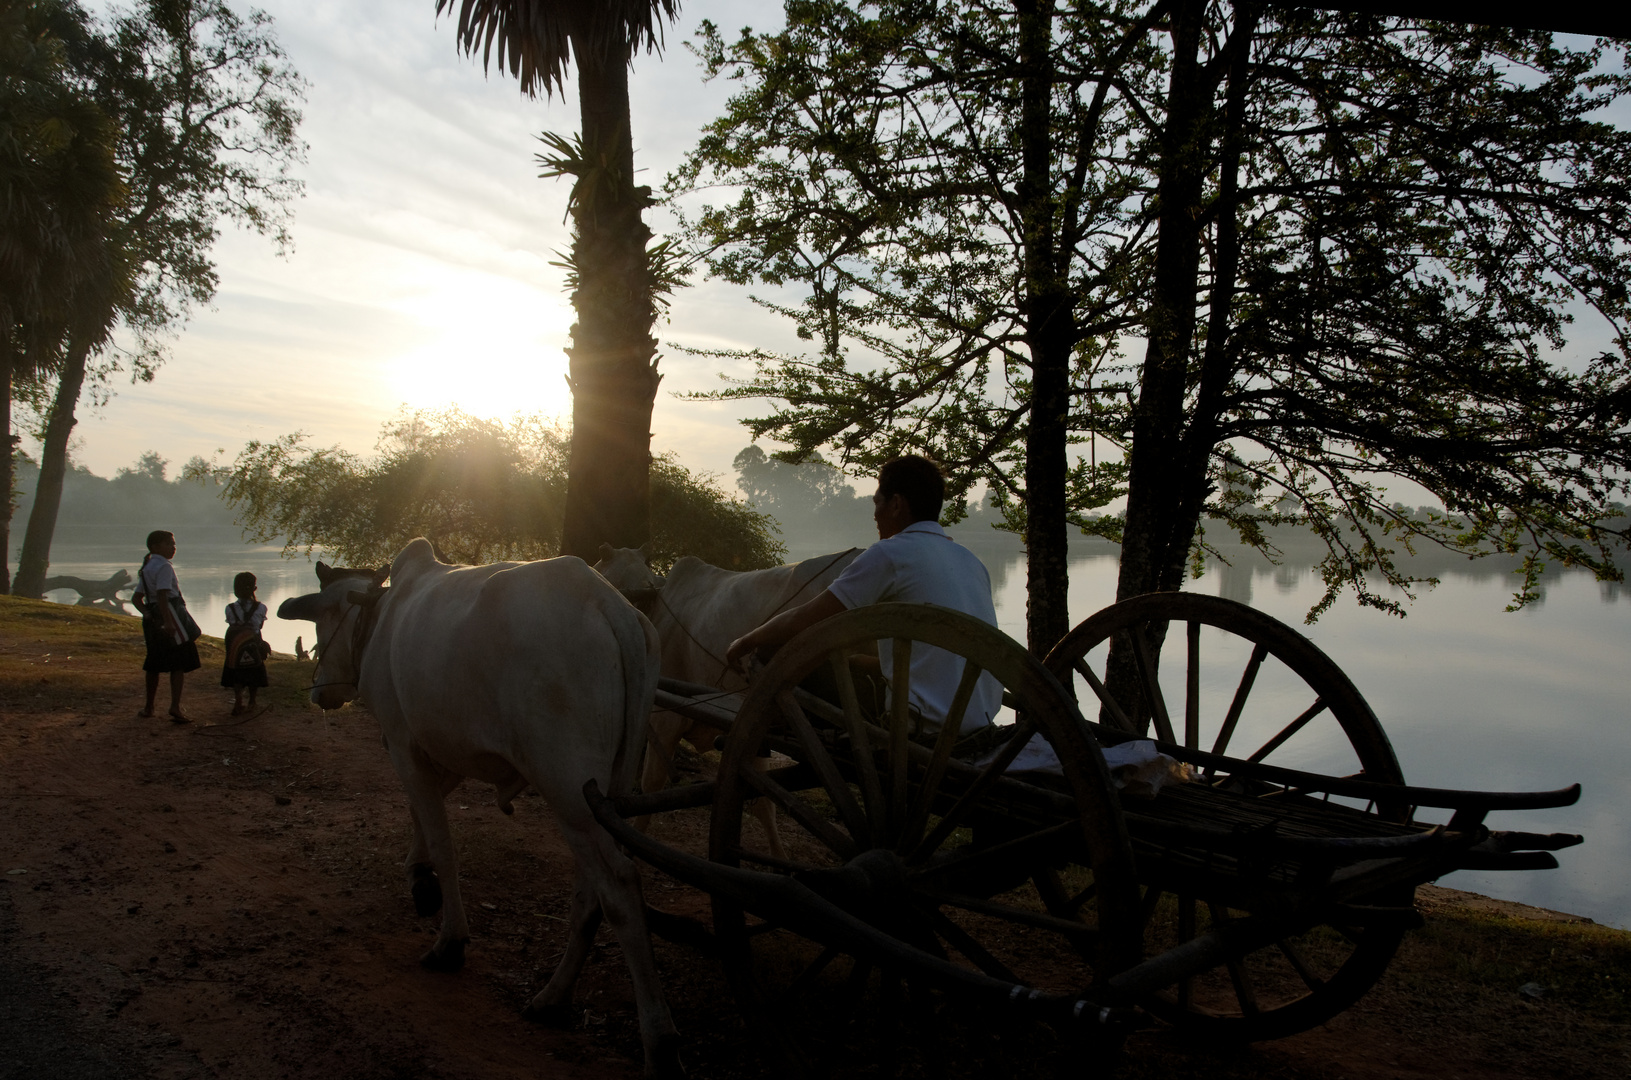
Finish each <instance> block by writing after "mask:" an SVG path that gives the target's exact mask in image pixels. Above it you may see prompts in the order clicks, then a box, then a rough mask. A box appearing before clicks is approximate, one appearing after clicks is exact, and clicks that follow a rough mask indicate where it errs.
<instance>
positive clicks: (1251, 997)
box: [1207, 904, 1262, 1018]
mask: <svg viewBox="0 0 1631 1080" xmlns="http://www.w3.org/2000/svg"><path fill="white" fill-rule="evenodd" d="M1207 913H1208V914H1209V915H1210V916H1211V918H1212V927H1213V929H1217V928H1219V927H1223V926H1227V925H1228V924H1229V923H1230V922H1231V921H1233V920H1231V919H1230V918H1229V914H1228V913H1227V912H1226V911H1224V910H1223V909H1222V908H1221V907H1220V906H1218V905H1217V904H1208V905H1207ZM1224 967H1226V968H1227V969H1228V971H1229V985H1231V986H1232V987H1234V991H1235V1001H1237V1002H1238V1003H1239V1004H1240V1014H1241V1015H1242V1016H1244V1017H1247V1018H1250V1017H1254V1016H1256V1015H1257V1014H1258V1013H1259V1012H1261V1011H1262V1010H1261V1009H1259V1008H1258V1005H1257V987H1256V986H1255V985H1254V984H1253V983H1252V976H1251V972H1249V971H1247V970H1246V965H1245V964H1243V963H1242V962H1241V958H1240V957H1238V956H1231V957H1229V958H1228V959H1227V960H1225V961H1224Z"/></svg>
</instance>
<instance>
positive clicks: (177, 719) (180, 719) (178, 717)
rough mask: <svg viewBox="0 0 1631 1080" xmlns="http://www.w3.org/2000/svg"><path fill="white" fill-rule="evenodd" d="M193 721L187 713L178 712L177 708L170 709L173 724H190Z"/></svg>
mask: <svg viewBox="0 0 1631 1080" xmlns="http://www.w3.org/2000/svg"><path fill="white" fill-rule="evenodd" d="M192 722H193V718H192V717H190V716H188V715H187V714H186V713H184V712H177V711H176V710H175V709H171V710H170V723H172V724H190V723H192Z"/></svg>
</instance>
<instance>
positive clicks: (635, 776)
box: [611, 604, 662, 794]
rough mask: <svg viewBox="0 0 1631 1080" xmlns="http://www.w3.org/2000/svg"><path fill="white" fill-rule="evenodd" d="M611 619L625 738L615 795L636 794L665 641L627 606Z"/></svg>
mask: <svg viewBox="0 0 1631 1080" xmlns="http://www.w3.org/2000/svg"><path fill="white" fill-rule="evenodd" d="M618 606H619V607H620V608H622V610H621V611H616V613H615V614H613V616H612V618H611V623H612V632H613V633H614V634H615V635H616V637H617V646H618V652H619V654H620V655H621V657H622V661H623V738H622V740H621V741H620V743H619V745H618V748H617V756H616V757H614V758H613V759H612V777H611V790H612V793H613V794H625V793H629V792H633V791H635V790H636V789H637V787H638V786H639V781H640V770H641V767H642V766H643V765H644V763H645V752H646V732H647V730H648V729H649V728H650V726H651V708H652V702H653V700H654V699H655V698H656V696H657V676H658V674H659V667H660V665H661V663H662V642H661V640H660V639H659V638H658V637H657V631H656V629H655V628H654V627H653V626H652V625H651V622H650V620H648V619H647V618H646V617H645V616H644V615H642V614H640V613H639V612H638V611H636V610H634V609H633V608H631V607H629V606H628V605H626V604H620V605H618Z"/></svg>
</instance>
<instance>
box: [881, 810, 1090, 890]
mask: <svg viewBox="0 0 1631 1080" xmlns="http://www.w3.org/2000/svg"><path fill="white" fill-rule="evenodd" d="M1080 832H1081V826H1080V825H1079V824H1077V823H1076V822H1074V821H1066V822H1061V823H1060V824H1058V825H1050V826H1048V827H1047V828H1044V829H1037V830H1035V831H1034V832H1029V833H1025V834H1023V835H1021V836H1013V837H1009V838H1008V839H1006V840H1003V841H1001V842H999V843H995V844H990V845H988V846H984V847H974V846H972V845H970V846H968V847H964V848H961V849H959V850H958V851H957V852H956V854H952V855H947V856H945V857H943V858H941V859H937V860H936V861H935V862H933V863H932V864H929V865H928V866H925V867H922V868H920V869H918V870H917V871H916V872H914V874H913V880H914V881H917V882H919V883H921V884H922V885H923V886H924V887H926V888H935V887H940V888H950V889H954V890H957V891H966V890H968V889H970V888H974V887H977V885H976V883H978V882H1001V881H1024V880H1025V879H1026V878H1027V877H1029V876H1031V873H1032V870H1031V868H1032V867H1034V866H1036V865H1038V864H1039V863H1041V862H1042V861H1044V860H1046V859H1049V858H1051V857H1053V855H1054V854H1055V853H1057V852H1058V851H1059V850H1060V848H1061V847H1063V846H1064V845H1066V844H1068V843H1070V841H1071V840H1072V839H1074V838H1075V837H1076V836H1078V835H1079V834H1080Z"/></svg>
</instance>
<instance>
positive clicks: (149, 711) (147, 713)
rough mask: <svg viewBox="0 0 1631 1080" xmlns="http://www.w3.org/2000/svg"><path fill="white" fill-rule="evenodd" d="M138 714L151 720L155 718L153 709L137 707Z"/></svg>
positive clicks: (144, 718)
mask: <svg viewBox="0 0 1631 1080" xmlns="http://www.w3.org/2000/svg"><path fill="white" fill-rule="evenodd" d="M136 715H137V716H139V717H141V718H142V719H143V720H151V719H153V710H152V709H137V710H136Z"/></svg>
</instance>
